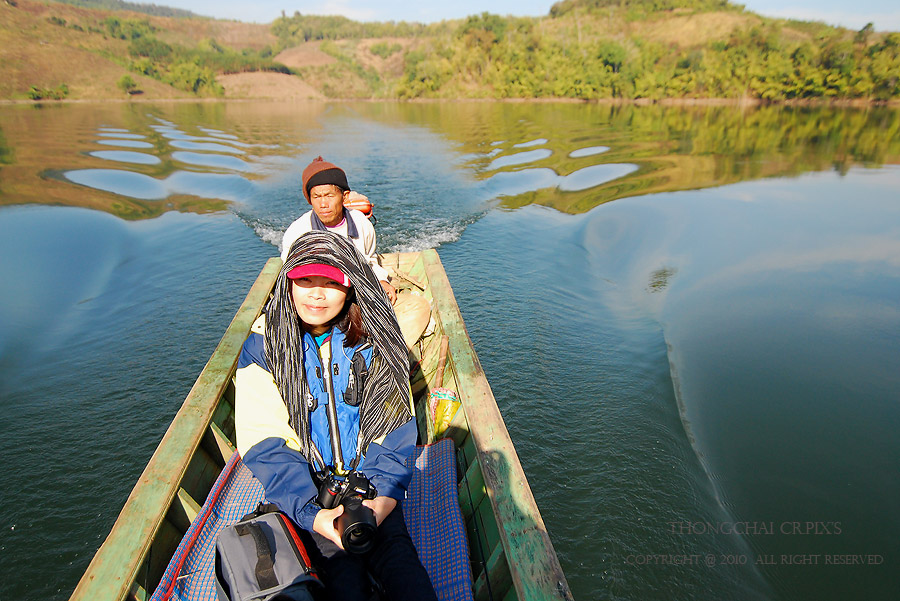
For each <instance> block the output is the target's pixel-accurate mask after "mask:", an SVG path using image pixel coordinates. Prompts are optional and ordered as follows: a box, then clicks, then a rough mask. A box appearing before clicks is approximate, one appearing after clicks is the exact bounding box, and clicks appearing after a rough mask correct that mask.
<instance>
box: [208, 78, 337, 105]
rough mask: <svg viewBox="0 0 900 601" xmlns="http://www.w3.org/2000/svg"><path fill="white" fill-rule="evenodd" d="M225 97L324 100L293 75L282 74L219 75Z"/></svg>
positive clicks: (217, 79) (318, 93)
mask: <svg viewBox="0 0 900 601" xmlns="http://www.w3.org/2000/svg"><path fill="white" fill-rule="evenodd" d="M216 81H217V82H218V83H220V84H221V85H222V87H224V88H225V97H226V98H233V99H250V98H253V99H266V100H325V97H324V96H323V95H322V94H321V93H320V92H319V91H318V90H316V89H315V88H313V87H312V86H310V85H309V84H308V83H306V82H305V81H303V80H302V79H300V78H299V77H297V76H295V75H286V74H284V73H234V74H231V75H219V76H218V77H216Z"/></svg>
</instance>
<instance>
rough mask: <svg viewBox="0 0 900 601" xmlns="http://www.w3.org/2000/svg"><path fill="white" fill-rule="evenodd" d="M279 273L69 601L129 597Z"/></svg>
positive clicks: (180, 416)
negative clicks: (193, 453)
mask: <svg viewBox="0 0 900 601" xmlns="http://www.w3.org/2000/svg"><path fill="white" fill-rule="evenodd" d="M280 268H281V259H278V258H273V259H270V260H269V261H268V262H267V263H266V265H265V267H264V268H263V270H262V272H261V273H260V275H259V277H258V278H257V280H256V282H255V283H254V284H253V286H252V288H251V289H250V292H249V293H248V295H247V298H246V299H245V300H244V302H243V304H242V305H241V307H240V308H239V309H238V311H237V314H236V315H235V317H234V319H233V320H232V322H231V325H230V326H229V327H228V329H227V330H226V331H225V335H224V336H223V337H222V340H221V341H220V342H219V345H218V346H217V347H216V350H215V351H213V354H212V357H211V358H210V360H209V362H208V363H207V364H206V367H205V368H204V369H203V371H202V372H201V374H200V377H199V378H198V379H197V381H196V383H195V384H194V386H193V388H192V389H191V391H190V392H189V393H188V395H187V398H186V399H185V401H184V404H183V405H182V406H181V409H180V410H179V411H178V413H177V414H176V416H175V419H174V420H173V421H172V424H171V425H170V426H169V429H168V431H167V432H166V434H165V436H164V437H163V440H162V442H160V444H159V446H158V447H157V449H156V452H154V454H153V457H151V459H150V462H149V463H148V464H147V467H146V468H145V469H144V473H143V474H141V477H140V479H139V480H138V483H137V485H136V486H135V488H134V490H132V492H131V495H130V496H129V497H128V500H127V501H126V502H125V506H124V507H123V509H122V511H121V513H120V514H119V518H118V520H117V522H116V525H115V526H114V527H113V531H112V532H111V533H110V535H109V537H107V539H106V541H105V542H104V543H103V545H102V546H101V547H100V550H99V551H97V554H96V555H95V556H94V559H93V560H92V561H91V563H90V565H89V566H88V569H87V571H86V572H85V574H84V576H82V578H81V581H80V582H79V583H78V586H77V587H76V589H75V591H74V593H73V594H72V597H71V599H72V600H73V601H118V600H120V599H124V598H125V597H126V595H127V594H128V592H129V590H130V589H131V586H132V583H133V582H134V581H135V579H136V577H137V576H138V571H139V569H140V567H141V564H142V562H143V561H144V557H145V556H146V554H147V551H148V549H149V548H150V544H151V542H152V541H153V540H154V536H155V534H156V532H157V530H158V529H159V528H160V526H161V524H162V523H163V519H164V516H165V514H166V512H167V510H168V507H169V505H170V504H171V502H172V500H173V498H174V497H175V495H176V493H177V491H178V488H179V485H180V482H181V478H182V476H183V475H184V473H185V470H186V469H187V467H188V463H189V462H190V459H191V453H190V452H189V450H190V449H195V448H197V446H198V444H199V443H200V439H201V437H202V436H203V434H204V432H205V431H206V428H207V426H208V425H209V423H210V419H211V416H212V414H213V411H214V410H215V407H216V404H217V402H218V400H219V398H220V397H221V395H222V393H223V391H224V390H225V388H226V386H228V383H229V381H230V379H231V374H232V371H233V369H234V366H235V364H236V362H237V358H238V353H239V351H240V348H241V345H242V344H243V342H244V340H245V339H246V337H247V334H248V333H249V331H250V326H251V325H252V324H253V321H254V320H255V319H256V317H257V316H258V315H259V312H260V310H261V308H262V306H263V303H264V302H265V300H266V298H267V297H268V295H269V292H270V291H271V289H272V287H273V285H274V282H275V279H276V277H277V276H278V271H279V269H280ZM153 586H155V583H153ZM145 589H146V590H153V588H152V587H147V586H145Z"/></svg>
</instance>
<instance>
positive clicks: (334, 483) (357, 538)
mask: <svg viewBox="0 0 900 601" xmlns="http://www.w3.org/2000/svg"><path fill="white" fill-rule="evenodd" d="M377 495H378V491H377V490H375V487H374V486H372V484H371V482H369V479H368V478H366V477H365V475H363V474H361V473H359V472H350V473H349V474H347V477H346V478H345V479H343V480H341V479H339V478H336V477H335V476H334V474H331V473H328V474H326V475H325V476H324V479H323V480H322V484H321V485H320V486H319V494H318V496H317V497H316V503H318V504H319V506H320V507H322V509H333V508H335V507H337V506H338V505H343V506H344V513H342V514H341V515H340V516H338V519H337V529H338V531H339V532H340V533H341V544H343V545H344V550H345V551H347V552H348V553H365V552H367V551H369V550H370V549H371V548H372V546H373V545H374V544H375V531H376V530H377V529H378V524H377V522H376V521H375V513H374V512H373V511H372V510H371V509H369V508H368V507H366V506H365V505H363V504H362V502H363V500H364V499H374V498H375V497H376V496H377Z"/></svg>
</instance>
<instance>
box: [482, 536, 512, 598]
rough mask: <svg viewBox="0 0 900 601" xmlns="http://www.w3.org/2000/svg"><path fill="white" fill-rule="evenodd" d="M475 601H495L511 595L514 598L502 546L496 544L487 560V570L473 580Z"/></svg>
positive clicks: (510, 577)
mask: <svg viewBox="0 0 900 601" xmlns="http://www.w3.org/2000/svg"><path fill="white" fill-rule="evenodd" d="M474 588H475V601H496V600H497V599H502V598H504V597H506V596H507V595H509V593H512V595H513V597H512V598H513V599H515V598H516V589H515V587H513V584H512V576H511V575H510V573H509V563H508V562H507V560H506V556H505V555H504V554H503V545H501V544H497V546H496V547H494V549H493V551H492V552H491V556H490V557H489V558H488V560H487V570H485V571H483V572H482V573H481V575H480V576H479V577H478V578H476V579H475V583H474Z"/></svg>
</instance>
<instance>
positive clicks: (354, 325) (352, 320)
mask: <svg viewBox="0 0 900 601" xmlns="http://www.w3.org/2000/svg"><path fill="white" fill-rule="evenodd" d="M335 325H336V326H337V327H339V328H340V329H341V331H342V332H343V333H344V345H345V346H355V345H356V344H357V343H358V342H359V341H360V339H362V338H365V337H366V336H368V335H369V332H367V331H366V326H364V325H363V318H362V311H360V310H359V305H357V304H356V303H355V302H349V303H347V304H346V305H345V307H344V310H343V311H342V312H341V314H339V315H338V317H337V321H336V322H335Z"/></svg>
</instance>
